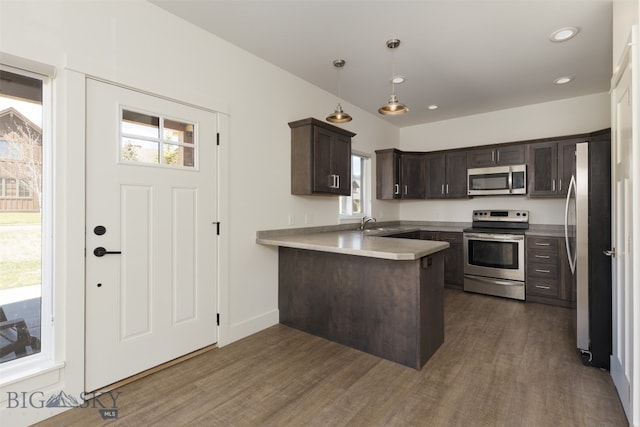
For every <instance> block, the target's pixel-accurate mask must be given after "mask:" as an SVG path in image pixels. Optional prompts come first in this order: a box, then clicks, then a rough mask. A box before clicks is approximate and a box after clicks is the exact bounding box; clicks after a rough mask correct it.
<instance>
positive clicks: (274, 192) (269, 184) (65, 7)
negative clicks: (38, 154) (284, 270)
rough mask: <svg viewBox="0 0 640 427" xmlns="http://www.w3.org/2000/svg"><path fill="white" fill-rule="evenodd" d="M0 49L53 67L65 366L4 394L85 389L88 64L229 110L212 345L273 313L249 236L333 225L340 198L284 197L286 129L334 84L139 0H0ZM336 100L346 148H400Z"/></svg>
mask: <svg viewBox="0 0 640 427" xmlns="http://www.w3.org/2000/svg"><path fill="white" fill-rule="evenodd" d="M0 51H2V52H5V53H9V54H13V55H16V56H20V57H24V58H28V59H31V60H35V61H39V62H43V63H47V64H51V65H54V66H56V67H57V69H58V77H57V78H56V80H55V81H54V104H55V116H54V129H55V130H54V132H55V139H56V140H55V142H54V144H55V151H56V152H55V157H56V161H55V166H56V195H55V197H56V224H55V232H56V236H57V244H56V248H57V252H56V261H55V268H56V295H57V296H56V311H57V313H58V317H57V321H56V340H57V344H58V346H57V353H56V354H57V361H59V362H64V363H66V367H64V368H63V369H61V370H55V372H54V375H47V376H43V375H41V376H35V377H33V378H32V379H31V380H29V381H28V382H17V383H14V384H11V385H10V386H8V387H5V388H3V389H2V390H1V391H2V394H3V397H0V401H1V400H4V399H5V398H6V391H10V390H13V391H17V392H29V391H33V390H40V391H43V392H53V391H60V390H63V389H64V390H66V391H67V392H70V393H74V394H75V395H76V396H77V394H78V393H79V392H80V391H81V390H82V387H83V381H84V380H83V369H84V359H83V340H82V336H83V335H84V328H83V324H84V310H83V307H84V286H85V284H84V282H83V280H84V279H83V277H84V267H83V265H84V255H83V248H84V212H83V209H84V196H83V194H84V182H83V178H82V177H83V176H84V173H85V170H84V147H85V141H84V139H83V138H84V116H83V112H84V86H83V84H82V81H83V74H88V75H95V76H98V77H101V78H104V79H107V80H111V81H114V82H117V83H120V84H124V85H128V86H132V87H136V88H140V89H143V90H145V91H149V92H153V93H157V94H161V95H164V96H168V97H172V98H176V99H179V100H182V101H186V102H190V103H193V104H196V105H200V106H203V107H207V108H211V109H215V110H218V111H220V112H222V113H224V114H228V115H229V117H230V118H229V132H228V135H225V136H223V143H225V144H227V145H226V146H225V147H223V148H222V149H221V150H222V152H221V159H220V160H221V162H222V165H221V166H222V168H223V169H224V171H225V172H224V174H226V175H227V176H226V177H223V178H226V179H225V181H226V182H222V183H221V186H222V188H221V190H220V191H221V194H220V195H221V199H222V200H223V201H226V203H225V206H223V209H222V210H221V218H220V219H221V220H222V233H223V247H222V250H223V251H224V254H223V257H222V260H223V264H222V265H221V266H220V268H221V269H222V270H224V271H223V275H222V282H221V283H220V288H221V299H220V313H221V321H222V326H221V328H220V343H221V344H226V343H229V342H232V341H234V340H237V339H240V338H242V337H244V336H246V335H248V334H251V333H253V332H256V331H258V330H261V329H263V328H265V327H268V326H270V325H272V324H274V323H277V321H278V312H277V252H276V251H275V250H273V249H272V248H266V247H262V246H259V245H257V244H256V243H255V235H256V230H260V229H274V228H285V227H288V226H289V225H288V223H287V218H288V216H289V215H293V217H294V219H295V222H296V223H295V225H294V226H302V225H304V224H303V223H304V215H305V213H311V212H312V213H313V215H312V224H311V225H325V224H337V223H338V216H337V209H338V202H337V199H336V198H325V197H322V198H316V197H299V196H291V195H290V183H289V180H290V178H289V171H290V150H289V144H290V129H289V127H288V126H287V123H288V122H290V121H294V120H298V119H302V118H305V117H316V118H319V119H324V117H325V116H326V115H327V114H329V113H330V112H332V111H333V109H334V108H335V104H336V101H337V100H336V98H335V96H334V95H332V94H329V93H326V92H324V91H321V90H320V89H318V88H316V87H314V86H312V85H310V84H308V83H306V82H304V81H302V80H300V79H298V78H296V77H294V76H292V75H290V74H288V73H286V72H284V71H282V70H281V69H279V68H277V67H275V66H273V65H271V64H268V63H266V62H264V61H263V60H261V59H258V58H257V57H254V56H252V55H250V54H248V53H246V52H244V51H242V50H240V49H238V48H236V47H234V46H232V45H230V44H228V43H227V42H225V41H223V40H221V39H219V38H217V37H214V36H212V35H210V34H208V33H206V32H204V31H202V30H201V29H199V28H196V27H194V26H192V25H190V24H187V23H185V22H183V21H181V20H179V19H178V18H175V17H173V16H172V15H169V14H168V13H166V12H165V11H163V10H161V9H159V8H157V7H155V6H153V5H151V4H149V3H146V2H144V1H127V2H113V1H91V2H76V1H73V2H71V1H63V2H42V1H21V2H11V1H1V2H0ZM65 67H67V68H68V70H65ZM69 70H75V71H69ZM327 72H330V70H327ZM343 106H344V108H345V110H346V111H348V112H349V113H350V114H351V115H352V116H353V117H354V121H353V122H351V123H348V124H346V125H345V126H344V127H345V128H347V129H349V130H351V131H353V132H355V133H357V136H356V137H355V138H354V140H353V148H354V150H358V151H360V152H365V153H370V154H372V155H373V152H374V150H375V149H378V148H384V147H390V146H396V145H398V141H399V131H398V129H397V128H395V127H393V126H391V125H389V124H387V123H386V122H384V121H383V120H381V119H379V118H378V117H377V116H376V115H374V114H370V113H368V112H365V111H362V110H359V109H357V108H355V107H353V106H352V105H349V104H348V103H345V102H343ZM88 143H90V141H89V142H88ZM374 167H375V165H374ZM374 170H375V169H374ZM88 173H90V171H88ZM373 209H374V212H376V214H378V215H380V216H383V217H386V218H391V219H393V218H397V216H398V206H397V205H395V204H392V203H384V202H377V201H375V200H374V201H373ZM225 245H226V248H225ZM122 399H126V396H123V397H122ZM2 408H6V405H4V404H3V405H2ZM56 411H57V410H53V411H51V410H46V409H33V410H31V409H29V408H25V409H3V410H2V412H1V414H0V416H1V417H2V420H3V421H2V422H3V424H4V423H7V425H14V426H17V425H25V424H28V423H31V422H34V421H35V420H38V419H41V418H44V417H46V416H50V415H51V414H52V413H55V412H56Z"/></svg>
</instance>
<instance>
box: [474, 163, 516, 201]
mask: <svg viewBox="0 0 640 427" xmlns="http://www.w3.org/2000/svg"><path fill="white" fill-rule="evenodd" d="M467 177H468V182H467V184H468V187H467V189H468V190H467V191H468V194H469V196H492V195H499V194H527V165H513V166H492V167H488V168H471V169H468V170H467Z"/></svg>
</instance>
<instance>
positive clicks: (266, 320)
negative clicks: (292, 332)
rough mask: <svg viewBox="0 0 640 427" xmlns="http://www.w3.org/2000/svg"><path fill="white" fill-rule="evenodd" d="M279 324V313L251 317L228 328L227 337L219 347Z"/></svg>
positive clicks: (271, 312) (270, 312)
mask: <svg viewBox="0 0 640 427" xmlns="http://www.w3.org/2000/svg"><path fill="white" fill-rule="evenodd" d="M278 323H280V311H279V310H277V309H276V310H272V311H269V312H267V313H264V314H262V315H260V316H256V317H253V318H251V319H248V320H245V321H243V322H240V323H236V324H234V325H231V326H230V327H229V331H228V332H229V335H228V337H227V339H226V340H225V342H224V343H222V342H221V343H219V344H220V346H223V345H227V344H231V343H232V342H234V341H238V340H241V339H242V338H246V337H248V336H249V335H253V334H255V333H257V332H260V331H262V330H264V329H267V328H270V327H271V326H273V325H277V324H278Z"/></svg>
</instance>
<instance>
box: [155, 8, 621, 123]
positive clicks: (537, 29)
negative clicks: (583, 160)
mask: <svg viewBox="0 0 640 427" xmlns="http://www.w3.org/2000/svg"><path fill="white" fill-rule="evenodd" d="M150 1H151V2H152V3H154V4H156V5H158V6H160V7H161V8H163V9H165V10H167V11H169V12H170V13H172V14H175V15H177V16H179V17H182V18H184V19H185V20H187V21H189V22H192V23H193V24H195V25H197V26H199V27H202V28H203V29H205V30H207V31H209V32H211V33H213V34H215V35H217V36H219V37H221V38H222V39H225V40H227V41H229V42H231V43H232V44H234V45H236V46H239V47H240V48H242V49H245V50H247V51H249V52H251V53H253V54H255V55H257V56H259V57H261V58H264V59H265V60H267V61H268V62H271V63H273V64H275V65H276V66H278V67H280V68H282V69H284V70H286V71H288V72H290V73H292V74H294V75H297V76H299V77H301V78H302V79H304V80H307V81H309V82H311V83H313V84H314V85H316V86H318V87H320V88H322V89H325V90H326V91H328V92H331V93H333V94H335V95H336V103H337V92H338V72H337V70H336V69H335V68H334V67H333V65H332V62H333V60H334V59H337V58H341V59H344V60H346V65H345V66H344V68H342V70H341V71H340V73H341V74H340V79H341V82H342V84H341V87H342V90H341V97H342V98H343V99H344V100H345V101H348V102H349V103H351V104H354V105H356V106H358V107H360V108H362V109H364V110H366V111H371V112H372V113H373V114H378V113H377V109H378V108H379V107H380V106H382V104H384V103H385V102H386V101H387V100H388V98H389V95H390V94H391V83H390V78H391V75H392V65H393V68H395V74H397V75H404V76H406V79H407V80H406V82H405V83H403V84H401V85H397V86H396V94H397V95H398V99H399V101H400V102H402V103H404V104H406V105H407V106H408V107H409V108H410V111H409V112H408V113H407V114H404V115H402V116H393V117H389V116H381V117H384V118H385V119H386V120H388V121H389V122H390V123H393V124H395V125H396V126H398V127H404V126H411V125H416V124H421V123H428V122H433V121H438V120H444V119H449V118H454V117H461V116H466V115H471V114H478V113H483V112H487V111H494V110H500V109H505V108H512V107H517V106H522V105H528V104H536V103H540V102H547V101H553V100H558V99H563V98H570V97H575V96H582V95H587V94H592V93H598V92H606V91H608V89H609V81H610V77H611V69H612V59H611V57H612V0H553V1H548V0H527V1H525V0H497V1H486V0H471V1H463V0H441V1H403V0H395V1H391V0H389V1H366V0H355V1H347V0H343V1H338V0H324V1H311V0H298V1H268V0H263V1H246V0H233V1H219V0H215V1H211V0H209V1H205V0H150ZM566 26H575V27H579V28H580V32H579V33H578V35H577V36H576V37H574V38H573V39H571V40H569V41H567V42H564V43H552V42H551V41H549V35H550V34H551V33H552V32H553V31H554V30H556V29H559V28H561V27H566ZM390 38H399V39H400V40H401V45H400V46H399V47H398V48H397V49H395V50H393V51H392V50H390V49H388V48H387V47H386V40H388V39H390ZM565 75H569V76H573V77H574V80H573V81H572V82H571V83H569V84H566V85H562V86H558V85H554V84H553V81H554V79H556V78H557V77H560V76H565ZM336 103H334V104H327V106H326V110H327V115H328V114H330V113H331V112H332V111H333V109H334V108H335V105H336ZM430 104H437V105H439V107H440V108H438V109H437V110H433V111H431V110H428V109H427V106H428V105H430ZM345 111H346V112H348V113H350V114H351V115H352V116H354V120H358V117H357V115H354V114H353V113H352V112H350V111H349V109H348V108H345Z"/></svg>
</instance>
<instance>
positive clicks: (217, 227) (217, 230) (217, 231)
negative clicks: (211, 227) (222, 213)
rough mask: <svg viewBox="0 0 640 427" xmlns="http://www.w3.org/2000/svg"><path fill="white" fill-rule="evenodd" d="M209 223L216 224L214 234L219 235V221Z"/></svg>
mask: <svg viewBox="0 0 640 427" xmlns="http://www.w3.org/2000/svg"><path fill="white" fill-rule="evenodd" d="M211 224H215V225H216V234H217V235H218V236H219V235H220V222H218V221H214V222H212V223H211Z"/></svg>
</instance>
